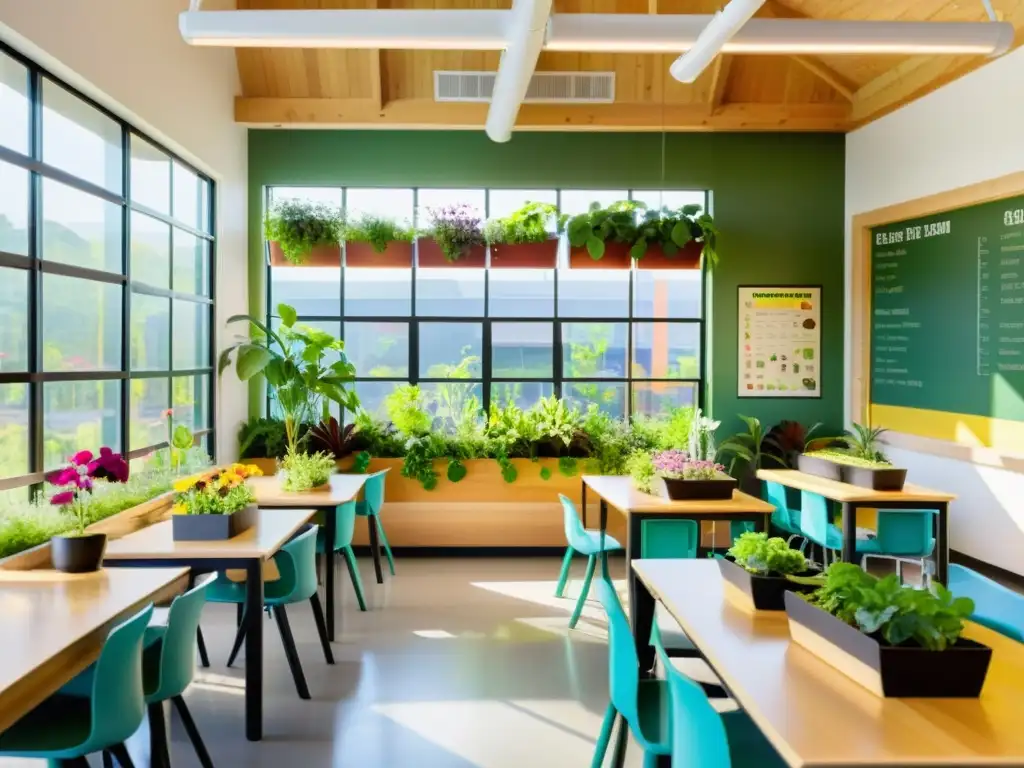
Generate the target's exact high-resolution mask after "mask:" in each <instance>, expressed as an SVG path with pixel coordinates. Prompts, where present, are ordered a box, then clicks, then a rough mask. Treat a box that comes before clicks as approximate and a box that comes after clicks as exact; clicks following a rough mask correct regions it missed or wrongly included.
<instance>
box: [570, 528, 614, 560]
mask: <svg viewBox="0 0 1024 768" xmlns="http://www.w3.org/2000/svg"><path fill="white" fill-rule="evenodd" d="M572 548H573V549H575V550H576V551H577V552H579V553H580V554H581V555H588V556H589V555H597V554H600V552H601V532H600V531H584V532H583V538H582V539H576V540H574V541H573V542H572ZM620 549H622V545H621V544H619V542H618V541H617V540H616V539H615V537H614V536H609V535H608V534H605V536H604V551H605V552H617V551H618V550H620Z"/></svg>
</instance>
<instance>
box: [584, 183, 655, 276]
mask: <svg viewBox="0 0 1024 768" xmlns="http://www.w3.org/2000/svg"><path fill="white" fill-rule="evenodd" d="M642 209H643V204H642V203H637V202H634V201H632V200H620V201H619V202H617V203H612V204H611V205H609V206H608V207H607V208H602V207H601V205H600V203H591V205H590V210H588V211H587V212H586V213H581V214H578V215H576V216H573V217H572V218H571V219H569V221H568V223H567V224H566V232H567V233H568V235H569V245H570V248H569V266H570V267H571V268H572V269H593V268H597V269H629V266H630V257H629V251H630V248H631V247H632V246H633V243H634V242H636V237H637V212H638V211H640V210H642Z"/></svg>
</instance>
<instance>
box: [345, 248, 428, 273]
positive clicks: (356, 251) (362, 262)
mask: <svg viewBox="0 0 1024 768" xmlns="http://www.w3.org/2000/svg"><path fill="white" fill-rule="evenodd" d="M345 266H347V267H359V268H360V269H409V268H411V267H412V243H405V242H400V241H399V242H392V243H388V247H387V249H386V250H385V251H384V253H377V251H375V250H374V249H373V246H372V245H370V244H369V243H351V242H350V243H345Z"/></svg>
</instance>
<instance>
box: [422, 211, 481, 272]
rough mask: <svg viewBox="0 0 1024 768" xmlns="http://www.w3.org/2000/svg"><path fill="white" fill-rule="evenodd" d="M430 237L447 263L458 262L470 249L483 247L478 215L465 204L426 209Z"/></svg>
mask: <svg viewBox="0 0 1024 768" xmlns="http://www.w3.org/2000/svg"><path fill="white" fill-rule="evenodd" d="M427 217H428V219H429V220H430V235H431V237H433V238H434V242H436V243H437V244H438V246H439V247H440V248H441V251H442V252H443V253H444V257H445V259H447V260H448V261H458V260H459V259H461V258H462V257H463V256H465V255H466V254H467V252H468V251H469V249H470V248H472V247H473V246H476V245H483V242H484V235H483V232H482V230H481V228H480V227H481V218H480V214H479V213H477V211H476V210H475V209H473V208H472V207H471V206H469V205H466V204H459V205H446V206H442V207H440V208H428V209H427Z"/></svg>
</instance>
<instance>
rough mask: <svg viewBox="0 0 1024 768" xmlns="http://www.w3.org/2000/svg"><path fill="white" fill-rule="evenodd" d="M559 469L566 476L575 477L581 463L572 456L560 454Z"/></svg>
mask: <svg viewBox="0 0 1024 768" xmlns="http://www.w3.org/2000/svg"><path fill="white" fill-rule="evenodd" d="M558 471H559V472H561V473H562V474H563V475H565V476H566V477H575V476H576V473H577V472H578V471H579V464H578V463H577V461H576V459H574V458H573V457H572V456H559V457H558Z"/></svg>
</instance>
